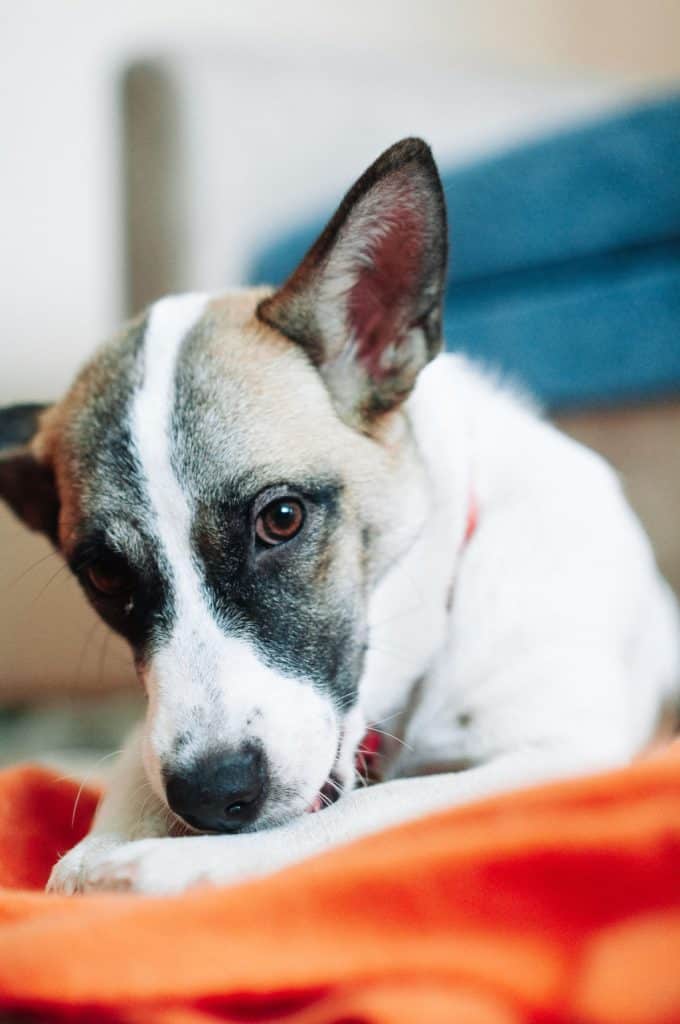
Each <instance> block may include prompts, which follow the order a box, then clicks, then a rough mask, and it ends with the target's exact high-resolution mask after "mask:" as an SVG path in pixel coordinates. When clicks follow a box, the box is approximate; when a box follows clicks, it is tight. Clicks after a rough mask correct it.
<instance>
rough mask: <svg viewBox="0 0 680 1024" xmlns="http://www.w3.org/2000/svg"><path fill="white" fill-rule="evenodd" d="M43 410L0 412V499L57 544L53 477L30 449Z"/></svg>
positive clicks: (26, 408) (38, 407)
mask: <svg viewBox="0 0 680 1024" xmlns="http://www.w3.org/2000/svg"><path fill="white" fill-rule="evenodd" d="M46 408H47V406H44V405H11V406H8V407H7V408H5V409H0V498H3V499H4V500H5V501H6V502H7V504H8V505H9V507H10V508H11V509H12V511H13V512H14V513H15V514H16V515H17V516H18V517H19V518H20V519H23V521H24V522H25V523H26V525H27V526H30V528H31V529H32V530H41V531H42V532H43V533H46V534H47V536H48V537H49V538H50V540H52V541H53V542H54V543H56V542H57V520H58V514H59V501H58V498H57V489H56V485H55V482H54V475H53V473H52V470H51V469H50V468H49V466H46V465H43V463H41V462H40V461H39V460H38V459H37V458H36V457H35V455H34V454H33V452H32V451H31V448H30V442H31V440H32V438H33V437H34V435H35V433H36V430H37V428H38V419H39V417H40V414H41V413H42V412H43V411H44V410H45V409H46Z"/></svg>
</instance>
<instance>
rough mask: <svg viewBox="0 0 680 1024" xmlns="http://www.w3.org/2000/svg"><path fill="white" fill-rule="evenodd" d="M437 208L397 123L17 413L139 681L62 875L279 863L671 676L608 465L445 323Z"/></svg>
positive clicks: (580, 769) (30, 509)
mask: <svg viewBox="0 0 680 1024" xmlns="http://www.w3.org/2000/svg"><path fill="white" fill-rule="evenodd" d="M447 237H448V232H447V223H446V210H445V201H444V195H443V191H442V186H441V182H440V179H439V175H438V173H437V169H436V166H435V163H434V161H433V158H432V155H431V152H430V150H429V148H428V147H427V145H426V144H425V143H424V142H422V141H420V140H418V139H406V140H403V141H402V142H399V143H397V144H396V145H395V146H393V147H392V148H390V149H389V150H387V151H386V152H385V153H384V154H383V155H382V156H381V157H380V158H379V159H378V160H377V161H376V162H375V163H374V164H373V165H372V166H371V167H370V168H369V169H368V170H367V171H366V173H365V174H364V175H363V176H362V177H361V178H360V179H359V180H358V181H357V183H356V184H355V185H354V186H353V187H352V189H351V190H350V191H349V192H348V194H347V196H346V197H345V199H344V200H343V201H342V203H341V205H340V207H339V208H338V210H337V212H336V213H335V215H334V217H333V218H332V219H331V221H330V222H329V224H328V226H327V227H326V229H325V230H324V231H323V233H322V234H321V235H320V237H319V238H318V240H317V241H316V243H315V244H314V245H313V246H312V248H311V249H310V251H309V252H308V253H307V255H306V256H305V258H304V259H303V260H302V262H301V263H300V265H299V266H298V268H297V270H296V271H295V272H294V273H293V274H292V276H291V277H290V278H289V279H288V281H287V282H286V283H285V284H284V285H283V286H282V287H281V288H279V289H278V290H272V289H271V288H259V289H249V290H241V291H232V292H229V293H227V294H224V295H218V296H205V295H199V294H187V295H177V296H171V297H169V298H165V299H162V300H160V301H159V302H156V303H155V304H154V305H152V306H151V308H150V309H148V310H147V311H146V312H145V313H144V314H142V315H141V316H139V317H138V318H137V319H135V320H133V321H132V322H131V323H129V324H128V325H127V326H126V327H125V328H124V329H123V331H122V332H121V333H120V334H119V335H118V336H117V337H116V338H115V339H114V340H113V341H111V342H109V343H108V344H106V345H104V346H103V348H101V349H100V350H99V351H98V353H97V354H96V355H95V356H94V358H93V359H92V361H91V362H90V363H89V365H88V366H86V368H85V369H84V370H83V371H82V372H81V373H80V374H79V376H78V377H77V379H76V380H75V383H74V384H73V386H72V388H71V389H70V391H69V392H68V394H67V395H66V396H65V398H63V399H62V400H61V401H59V402H57V403H56V404H54V405H52V406H50V407H48V408H37V407H27V408H19V409H17V408H14V409H11V410H5V413H4V415H3V416H2V417H1V418H0V423H1V424H2V426H1V427H0V433H1V434H2V436H3V437H4V444H3V450H2V460H1V461H0V493H1V494H2V496H3V497H4V498H5V500H6V501H7V502H8V503H9V505H10V506H11V507H12V508H13V510H14V511H15V512H16V513H17V514H18V515H19V516H20V517H22V518H23V519H24V520H25V522H26V523H27V524H28V525H29V526H30V527H32V528H34V529H39V530H42V531H43V532H44V533H46V534H47V535H48V536H49V537H50V538H51V539H52V541H53V542H54V543H55V544H56V545H58V547H59V548H60V550H61V552H63V555H64V557H65V559H66V561H67V562H68V564H69V566H70V568H71V569H72V571H73V572H74V573H75V575H76V576H77V578H78V580H79V581H80V583H81V584H82V586H83V589H84V591H85V594H86V595H87V597H88V599H89V600H90V601H91V603H92V604H93V605H94V607H95V609H96V610H97V612H98V613H99V614H100V615H101V617H102V618H103V619H104V621H105V622H106V623H108V625H109V626H111V627H112V628H113V629H114V630H116V631H118V632H119V633H121V634H122V635H123V636H124V637H126V638H127V640H128V641H129V643H130V646H131V649H132V652H133V656H134V660H135V664H136V668H137V672H138V675H139V679H140V681H141V683H142V685H143V687H144V689H145V692H146V695H147V700H148V708H147V711H146V715H145V720H144V722H143V723H142V724H141V725H140V726H139V728H138V730H137V732H136V733H135V734H134V736H133V737H132V739H131V740H130V742H129V743H128V745H127V747H126V749H125V751H124V753H123V755H122V757H121V759H120V764H119V766H118V768H117V774H116V777H115V779H114V780H113V782H112V784H111V786H110V789H109V792H108V794H107V795H106V796H105V798H104V800H103V802H102V804H101V806H100V808H99V810H98V813H97V815H96V819H95V822H94V826H93V829H92V832H91V834H90V835H89V836H88V837H86V838H85V839H84V840H83V841H82V842H81V843H80V844H79V845H78V846H76V847H75V848H74V849H73V850H72V851H70V852H68V853H66V855H65V856H64V857H63V858H62V859H61V860H60V861H59V862H58V863H57V864H56V866H55V867H54V869H53V871H52V875H51V878H50V881H49V889H50V890H51V891H54V892H65V893H75V892H83V891H90V890H101V889H104V890H106V889H114V890H116V889H124V890H133V891H139V892H176V891H180V890H183V889H185V888H187V887H190V886H193V885H197V884H205V883H213V884H229V883H235V882H240V881H242V880H243V879H246V878H252V877H256V876H260V875H265V874H268V873H271V872H275V871H278V870H280V869H282V868H284V867H285V866H287V865H289V864H291V863H294V862H297V861H300V860H303V859H304V858H307V857H310V856H312V855H314V854H317V853H319V852H321V851H323V850H326V849H328V848H329V847H332V846H337V845H339V844H342V843H346V842H349V841H351V840H354V839H357V838H359V837H361V836H364V835H366V834H368V833H371V832H374V831H376V830H378V829H383V828H385V827H387V826H391V825H395V824H397V823H399V822H403V821H406V820H408V819H413V818H418V817H419V816H421V815H425V814H427V813H428V812H432V811H435V810H440V809H443V808H450V807H454V806H457V805H460V804H462V803H465V802H467V801H471V800H476V799H478V798H481V797H485V796H487V795H493V794H497V793H500V792H502V791H504V790H508V789H513V788H517V787H522V786H528V785H531V784H537V783H541V782H544V781H546V780H552V779H560V778H565V777H569V776H574V775H578V774H580V773H587V772H592V771H596V770H601V769H606V768H609V767H612V766H617V765H620V764H624V763H626V762H628V761H629V760H631V759H632V758H633V757H634V756H635V755H636V754H637V753H638V752H639V751H641V750H642V749H643V748H644V747H645V746H646V744H647V743H648V742H649V741H650V738H651V737H652V736H653V735H654V733H655V728H656V725H657V722H658V720H659V718H660V716H661V714H662V712H663V710H664V708H666V707H667V706H669V705H670V704H671V703H673V702H675V701H676V700H677V696H678V681H679V678H680V671H679V669H680V648H679V638H680V630H679V628H678V627H679V622H678V613H677V609H676V605H675V602H674V599H673V597H672V595H671V591H670V589H669V587H668V586H667V584H666V583H665V582H664V580H663V579H662V578H661V576H660V575H659V573H658V571H657V568H656V565H655V561H654V556H653V553H652V550H651V547H650V544H649V542H648V540H647V538H646V536H645V534H644V532H643V530H642V528H641V526H640V525H639V523H638V521H637V520H636V518H635V516H634V514H633V512H632V511H631V509H630V508H629V507H628V505H627V503H626V500H625V498H624V496H623V494H622V491H621V488H620V486H619V482H618V480H617V477H616V475H615V474H614V472H613V471H612V470H611V469H610V468H609V467H608V465H607V464H606V463H605V462H604V461H603V460H602V459H601V458H600V457H599V456H597V455H596V454H594V453H593V452H591V451H589V450H587V449H585V448H583V447H581V446H579V445H578V444H576V443H575V442H573V441H571V440H569V439H568V438H566V437H565V436H563V435H561V434H560V433H559V432H558V431H557V430H556V429H555V428H554V427H552V426H551V425H550V424H549V423H548V422H546V421H545V420H543V419H542V418H541V417H540V414H539V413H538V412H537V410H536V409H535V408H534V407H533V406H532V405H531V403H530V402H528V401H527V400H526V399H524V398H523V397H521V396H518V395H517V394H515V393H514V391H513V390H512V389H509V388H507V387H505V386H503V384H502V383H499V382H497V381H495V380H493V379H491V377H490V376H488V375H487V374H485V373H483V372H481V371H480V370H478V369H476V368H475V367H474V366H473V365H472V364H471V363H469V362H468V361H466V360H465V359H464V358H462V357H460V356H456V355H442V354H439V353H440V349H441V345H442V300H443V292H444V286H445V277H446V267H447ZM367 775H368V776H370V781H371V782H372V783H374V784H372V785H368V786H359V785H357V784H356V783H357V781H358V780H359V778H360V777H364V776H367Z"/></svg>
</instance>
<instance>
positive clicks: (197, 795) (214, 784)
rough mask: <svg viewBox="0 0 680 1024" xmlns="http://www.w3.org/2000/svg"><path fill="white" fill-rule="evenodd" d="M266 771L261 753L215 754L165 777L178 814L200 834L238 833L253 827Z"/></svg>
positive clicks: (263, 793)
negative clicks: (250, 826)
mask: <svg viewBox="0 0 680 1024" xmlns="http://www.w3.org/2000/svg"><path fill="white" fill-rule="evenodd" d="M266 782H267V772H266V768H265V764H264V759H263V757H262V755H261V753H260V751H259V750H254V749H251V748H246V749H244V750H241V751H239V752H238V753H225V752H224V751H215V752H214V753H211V754H209V755H207V756H205V757H202V758H200V760H197V761H195V762H194V763H193V764H192V765H191V767H190V768H188V769H187V770H185V771H182V772H172V773H169V774H167V775H166V776H165V793H166V796H167V798H168V804H169V805H170V807H171V809H172V810H173V811H174V812H175V814H177V815H179V817H180V818H183V819H184V821H186V823H187V824H188V825H191V827H192V828H195V829H199V830H200V831H201V832H239V831H241V829H243V828H245V827H246V826H247V825H250V824H252V822H253V821H254V820H255V818H256V817H257V815H258V814H259V812H260V809H261V807H262V804H263V802H264V797H265V789H266Z"/></svg>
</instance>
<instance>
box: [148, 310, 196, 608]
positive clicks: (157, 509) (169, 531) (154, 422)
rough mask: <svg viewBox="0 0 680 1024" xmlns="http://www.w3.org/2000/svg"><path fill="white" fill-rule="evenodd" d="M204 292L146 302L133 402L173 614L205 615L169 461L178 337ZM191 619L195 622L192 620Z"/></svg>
mask: <svg viewBox="0 0 680 1024" xmlns="http://www.w3.org/2000/svg"><path fill="white" fill-rule="evenodd" d="M207 302H208V297H207V296H206V295H174V296H170V297H169V298H166V299H161V301H160V302H157V303H156V304H155V305H154V306H152V307H151V312H150V314H149V322H148V326H147V329H146V334H145V337H144V350H143V359H144V373H143V377H142V384H141V386H140V388H139V389H138V391H137V393H136V395H135V398H134V402H133V407H132V437H133V443H134V445H135V447H136V450H137V456H138V458H139V462H140V464H141V468H142V472H143V475H144V481H145V484H146V491H147V495H148V498H149V501H150V503H151V508H152V511H153V514H154V518H155V527H156V530H157V531H158V539H159V541H160V544H161V547H162V549H163V552H164V554H165V557H166V559H167V561H168V563H169V565H170V568H171V571H172V575H173V590H174V598H175V601H174V604H175V615H176V618H177V619H181V618H184V617H186V616H190V617H191V619H192V620H195V619H196V616H198V618H199V619H205V618H208V619H210V618H211V617H210V616H209V614H208V610H207V608H206V607H205V601H204V598H203V594H202V589H201V582H200V579H199V578H198V574H197V572H196V568H195V566H194V562H193V559H192V557H191V542H190V536H191V510H190V508H189V503H188V501H187V497H186V494H185V493H184V491H183V490H182V488H181V487H180V484H179V481H178V479H177V477H176V475H175V472H174V470H173V467H172V412H173V407H174V402H175V377H176V370H177V362H178V357H179V353H180V350H181V346H182V342H183V341H184V339H185V338H186V337H187V335H188V334H189V332H190V331H191V329H192V328H193V327H194V326H195V325H196V324H197V323H198V321H199V320H200V319H201V317H202V316H203V314H204V312H205V308H206V305H207ZM192 625H194V626H195V625H197V623H196V622H195V621H192Z"/></svg>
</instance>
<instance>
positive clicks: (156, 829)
mask: <svg viewBox="0 0 680 1024" xmlns="http://www.w3.org/2000/svg"><path fill="white" fill-rule="evenodd" d="M168 819H169V814H168V811H167V808H165V807H164V805H163V804H162V803H161V801H160V800H159V799H158V797H157V796H156V794H155V793H154V792H153V790H152V789H151V787H150V785H149V782H148V780H147V777H146V773H145V771H144V766H143V763H142V755H141V728H138V729H137V730H135V732H134V734H133V735H132V736H131V737H130V739H129V741H128V743H127V744H126V747H125V750H124V751H123V753H122V755H121V757H120V760H119V762H118V764H117V765H116V770H115V772H114V774H113V778H112V780H111V784H110V785H109V787H108V792H107V795H106V796H105V797H104V799H103V800H102V802H101V804H100V805H99V807H98V809H97V813H96V815H95V819H94V823H93V825H92V829H91V830H90V832H89V834H88V835H87V836H86V837H85V839H83V840H82V841H81V842H80V843H78V845H77V846H74V847H73V849H72V850H69V851H68V853H65V854H64V855H63V856H62V857H61V859H60V860H59V861H58V862H57V864H55V866H54V868H53V869H52V873H51V875H50V878H49V881H48V883H47V889H48V891H49V892H62V893H75V892H81V891H82V890H83V889H84V888H85V881H86V879H87V878H88V877H89V876H90V874H91V873H92V872H93V871H94V870H95V868H96V866H97V865H98V864H99V862H100V861H102V860H103V859H105V858H106V857H108V856H109V855H110V854H112V853H113V852H114V851H115V850H117V849H120V848H121V847H122V846H124V845H125V844H127V843H129V842H130V841H132V840H136V839H140V838H141V837H148V836H167V834H168Z"/></svg>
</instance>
